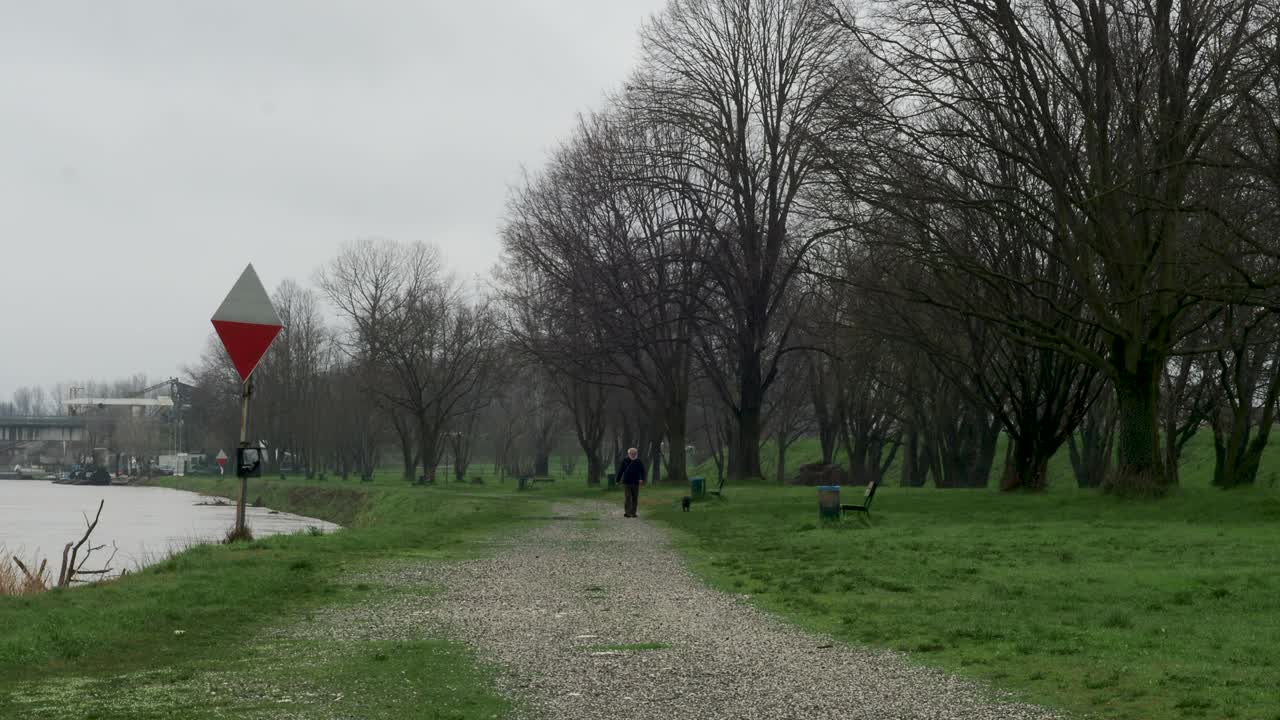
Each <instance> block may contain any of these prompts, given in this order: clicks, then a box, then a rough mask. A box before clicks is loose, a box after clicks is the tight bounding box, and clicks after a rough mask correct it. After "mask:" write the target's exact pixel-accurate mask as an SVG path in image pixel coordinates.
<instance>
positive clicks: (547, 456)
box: [533, 449, 551, 477]
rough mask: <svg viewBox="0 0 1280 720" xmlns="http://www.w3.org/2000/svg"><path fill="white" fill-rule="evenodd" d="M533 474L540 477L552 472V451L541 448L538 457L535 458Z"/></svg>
mask: <svg viewBox="0 0 1280 720" xmlns="http://www.w3.org/2000/svg"><path fill="white" fill-rule="evenodd" d="M533 474H534V475H536V476H538V477H546V476H548V475H550V474H551V453H549V452H547V451H546V450H545V449H543V450H539V451H538V455H537V457H536V458H534V460H533Z"/></svg>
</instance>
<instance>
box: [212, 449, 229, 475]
mask: <svg viewBox="0 0 1280 720" xmlns="http://www.w3.org/2000/svg"><path fill="white" fill-rule="evenodd" d="M214 459H215V460H217V461H218V474H219V475H221V474H223V468H224V467H226V465H227V451H226V450H219V451H218V456H217V457H216V458H214Z"/></svg>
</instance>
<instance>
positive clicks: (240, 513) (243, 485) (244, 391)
mask: <svg viewBox="0 0 1280 720" xmlns="http://www.w3.org/2000/svg"><path fill="white" fill-rule="evenodd" d="M251 395H253V375H252V374H250V375H249V379H248V380H245V382H244V385H242V386H241V390H240V452H239V453H237V455H239V456H240V457H243V456H244V451H245V449H247V448H248V447H249V439H248V438H249V396H251ZM236 475H238V476H239V477H240V497H239V499H237V500H236V529H235V536H236V537H244V533H245V524H244V504H245V496H246V495H248V494H249V475H248V473H246V472H244V466H243V464H242V463H240V462H237V463H236Z"/></svg>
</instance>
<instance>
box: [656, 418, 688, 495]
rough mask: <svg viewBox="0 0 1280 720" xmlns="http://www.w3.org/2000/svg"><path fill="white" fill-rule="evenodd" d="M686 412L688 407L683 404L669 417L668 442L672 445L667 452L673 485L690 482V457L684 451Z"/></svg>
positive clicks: (670, 478)
mask: <svg viewBox="0 0 1280 720" xmlns="http://www.w3.org/2000/svg"><path fill="white" fill-rule="evenodd" d="M686 413H687V409H686V407H684V406H681V407H679V408H678V409H675V410H673V411H672V412H671V414H670V415H669V416H668V417H667V443H668V444H669V445H670V446H671V447H670V450H669V451H668V453H667V476H668V479H669V480H670V481H671V484H673V485H686V484H688V482H689V468H688V462H689V459H688V458H687V457H686V456H685V451H684V446H685V441H686V439H687V432H688V429H687V427H686V426H687V423H688V419H687V417H686ZM659 447H661V446H659Z"/></svg>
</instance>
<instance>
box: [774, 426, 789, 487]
mask: <svg viewBox="0 0 1280 720" xmlns="http://www.w3.org/2000/svg"><path fill="white" fill-rule="evenodd" d="M774 442H776V443H777V444H778V467H777V468H776V469H777V472H776V473H775V475H776V476H777V479H778V484H779V485H785V484H786V483H787V434H786V433H785V432H783V431H781V430H779V431H778V435H777V437H776V438H775V440H774Z"/></svg>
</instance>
